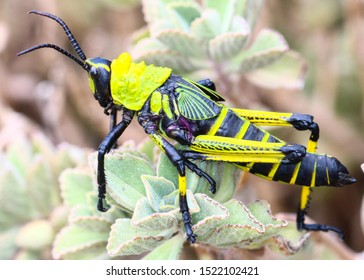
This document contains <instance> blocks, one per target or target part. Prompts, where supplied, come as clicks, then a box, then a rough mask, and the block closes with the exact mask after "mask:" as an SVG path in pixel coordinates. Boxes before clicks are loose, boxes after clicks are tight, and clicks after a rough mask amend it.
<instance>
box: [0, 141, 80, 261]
mask: <svg viewBox="0 0 364 280" xmlns="http://www.w3.org/2000/svg"><path fill="white" fill-rule="evenodd" d="M85 155H86V153H85V151H84V150H81V149H79V148H76V147H73V146H70V145H66V144H63V145H60V146H59V147H55V146H53V145H52V144H51V143H50V142H49V141H48V140H47V139H46V138H45V137H44V136H43V135H41V134H34V135H33V136H30V137H29V138H28V136H25V135H24V134H18V135H17V137H16V138H15V139H13V140H12V143H11V144H9V145H8V146H7V147H6V148H5V150H4V151H2V152H0V159H1V160H0V259H14V258H15V259H49V258H51V246H52V243H53V240H54V237H55V235H56V233H57V232H58V231H59V230H60V229H61V228H62V227H63V226H64V225H65V224H66V223H67V215H68V208H67V207H65V206H64V205H63V204H62V199H61V197H60V192H59V182H58V177H59V174H60V173H61V171H62V170H64V169H66V168H69V167H74V166H76V165H80V164H82V163H83V164H84V163H85V162H86V156H85Z"/></svg>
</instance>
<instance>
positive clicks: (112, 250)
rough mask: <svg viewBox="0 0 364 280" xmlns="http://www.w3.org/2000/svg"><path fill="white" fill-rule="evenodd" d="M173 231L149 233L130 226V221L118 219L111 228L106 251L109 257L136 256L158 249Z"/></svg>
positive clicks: (149, 231)
mask: <svg viewBox="0 0 364 280" xmlns="http://www.w3.org/2000/svg"><path fill="white" fill-rule="evenodd" d="M172 234H173V231H172V230H170V229H168V230H164V231H160V230H157V231H151V230H145V229H141V228H138V227H133V226H132V225H131V224H130V219H118V220H116V222H115V224H113V225H112V227H111V232H110V237H109V240H108V244H107V251H108V253H109V255H110V256H112V257H114V256H125V255H138V254H141V253H144V252H147V251H150V250H152V249H154V248H156V247H158V246H159V245H160V244H161V243H162V242H164V241H165V240H166V239H169V238H170V237H171V236H172Z"/></svg>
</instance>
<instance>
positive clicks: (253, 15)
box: [236, 0, 264, 29]
mask: <svg viewBox="0 0 364 280" xmlns="http://www.w3.org/2000/svg"><path fill="white" fill-rule="evenodd" d="M263 4H264V0H240V1H238V3H237V6H236V14H238V15H241V16H243V17H244V18H245V19H246V21H247V22H248V23H249V26H250V27H251V28H252V29H253V28H254V26H255V23H256V21H257V18H258V15H259V11H260V9H261V7H262V5H263Z"/></svg>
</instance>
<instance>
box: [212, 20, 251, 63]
mask: <svg viewBox="0 0 364 280" xmlns="http://www.w3.org/2000/svg"><path fill="white" fill-rule="evenodd" d="M240 27H241V30H240V31H239V32H227V33H223V34H221V35H218V36H216V37H215V38H213V39H212V40H210V41H209V50H210V54H211V57H212V58H213V59H215V60H223V59H228V58H230V57H233V56H234V55H236V54H237V53H239V52H240V51H241V50H242V49H243V48H244V47H245V45H246V43H247V41H248V38H249V35H250V29H249V26H248V25H247V23H246V22H245V21H244V19H243V18H241V25H240Z"/></svg>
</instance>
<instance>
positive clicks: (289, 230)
mask: <svg viewBox="0 0 364 280" xmlns="http://www.w3.org/2000/svg"><path fill="white" fill-rule="evenodd" d="M309 237H310V233H302V232H300V231H298V230H297V226H296V224H295V223H288V225H287V226H286V227H284V228H281V229H280V230H279V231H278V232H277V234H276V235H274V236H272V237H271V238H270V239H268V240H267V241H266V242H265V245H267V246H268V247H269V248H270V249H271V250H272V251H274V252H277V253H280V254H283V255H286V256H289V255H293V254H296V253H298V252H299V251H300V250H301V249H302V248H303V247H304V246H305V245H306V243H307V241H308V238H309Z"/></svg>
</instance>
